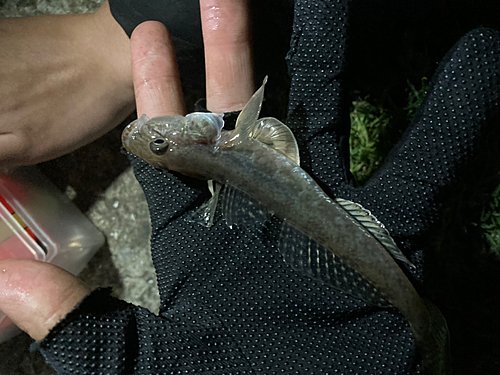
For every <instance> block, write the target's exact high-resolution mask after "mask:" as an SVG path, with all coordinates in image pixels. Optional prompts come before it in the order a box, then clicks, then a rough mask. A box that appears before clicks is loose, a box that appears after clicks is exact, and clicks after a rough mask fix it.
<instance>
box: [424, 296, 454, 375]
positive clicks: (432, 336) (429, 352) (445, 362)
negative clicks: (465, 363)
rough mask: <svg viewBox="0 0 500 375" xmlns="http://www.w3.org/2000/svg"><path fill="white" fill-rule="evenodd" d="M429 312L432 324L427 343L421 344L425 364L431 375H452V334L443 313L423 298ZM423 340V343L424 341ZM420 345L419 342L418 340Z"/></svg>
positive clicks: (426, 339) (426, 338)
mask: <svg viewBox="0 0 500 375" xmlns="http://www.w3.org/2000/svg"><path fill="white" fill-rule="evenodd" d="M422 301H423V303H424V305H425V307H426V308H427V311H428V312H429V318H430V324H429V328H428V332H427V333H428V334H427V335H425V336H426V337H425V339H424V340H425V342H421V343H419V344H420V345H419V346H420V351H421V353H422V357H423V359H424V362H425V364H426V366H427V368H428V370H429V372H430V374H431V375H450V374H451V373H452V371H451V357H450V333H449V331H448V325H447V324H446V319H445V318H444V316H443V314H442V313H441V311H440V310H439V309H438V308H437V306H436V305H434V304H433V303H432V302H431V301H429V300H427V299H425V298H422ZM424 340H422V341H424ZM417 343H418V340H417Z"/></svg>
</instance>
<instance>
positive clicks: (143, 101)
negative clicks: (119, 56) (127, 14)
mask: <svg viewBox="0 0 500 375" xmlns="http://www.w3.org/2000/svg"><path fill="white" fill-rule="evenodd" d="M130 43H131V53H132V74H133V79H134V90H135V97H136V105H137V115H138V116H139V117H140V116H141V115H142V114H146V115H147V116H148V117H150V118H151V117H156V116H167V115H184V114H185V113H186V110H185V104H184V98H183V95H182V87H181V82H180V77H179V70H178V68H177V60H176V57H175V51H174V47H173V44H172V38H171V36H170V33H169V32H168V30H167V29H166V27H165V26H164V25H163V24H161V23H159V22H156V21H147V22H144V23H142V24H140V25H139V26H137V27H136V29H135V30H134V32H133V33H132V36H131V38H130Z"/></svg>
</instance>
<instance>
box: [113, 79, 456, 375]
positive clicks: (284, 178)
mask: <svg viewBox="0 0 500 375" xmlns="http://www.w3.org/2000/svg"><path fill="white" fill-rule="evenodd" d="M262 96H263V87H261V89H260V90H259V91H257V93H256V94H255V95H254V96H253V97H252V99H251V100H250V102H249V103H248V104H247V106H246V107H245V109H244V110H243V111H242V113H241V114H240V116H239V118H238V121H237V124H236V129H235V131H233V132H231V133H229V132H228V133H223V132H222V120H221V117H220V116H218V115H216V114H191V115H188V116H187V118H184V117H182V116H170V117H163V118H162V117H159V118H155V119H151V120H149V119H147V118H142V120H141V119H139V120H137V121H136V122H135V123H132V124H131V125H129V127H127V128H126V129H125V131H124V133H123V138H122V140H123V144H124V146H125V148H126V149H127V150H129V151H130V152H132V153H134V154H136V155H138V156H139V157H141V158H143V159H144V160H146V161H147V162H149V163H151V164H152V165H153V166H155V167H157V168H163V169H168V170H171V171H176V172H179V173H182V174H185V175H188V176H194V177H197V178H201V179H206V180H213V181H216V182H218V183H220V184H223V185H228V186H232V187H234V188H236V189H238V190H240V191H242V192H244V193H246V194H247V195H248V196H250V197H251V198H252V199H254V200H255V201H257V202H258V203H259V204H260V205H261V206H262V207H264V208H265V209H266V210H268V211H270V212H272V214H273V215H274V216H275V217H277V218H279V219H281V220H282V221H283V222H285V223H286V224H287V225H288V226H290V227H293V228H294V229H295V230H297V232H299V233H302V234H303V235H305V236H307V237H308V238H310V239H311V241H312V242H313V243H314V244H316V247H314V248H313V247H311V245H310V243H311V241H309V242H308V244H309V245H307V246H305V248H298V247H293V246H291V245H288V248H287V254H290V253H294V252H295V253H297V254H295V255H296V256H295V255H294V256H295V258H297V257H298V258H300V260H298V261H296V262H295V261H294V260H293V259H294V257H291V258H290V257H288V258H289V259H292V258H293V259H292V260H290V261H289V262H290V263H293V264H291V265H292V267H293V268H295V269H297V270H298V271H304V273H305V274H307V275H308V276H311V277H313V278H315V279H318V280H320V281H322V282H323V283H325V284H327V285H330V286H332V287H336V288H337V289H341V290H343V291H345V292H347V293H350V294H352V295H354V296H355V297H358V298H361V299H363V300H365V301H367V302H368V303H373V304H377V305H382V306H384V305H387V304H389V305H392V306H393V307H395V308H397V309H398V310H399V311H400V312H401V313H402V314H403V315H404V316H405V318H406V319H407V320H408V322H409V324H410V327H411V329H412V331H413V334H414V337H415V340H416V342H417V344H418V346H419V349H420V350H421V352H422V355H423V357H424V360H425V361H426V363H427V366H428V367H429V369H430V370H431V373H432V374H433V375H435V374H446V373H448V372H446V371H447V370H446V366H447V365H446V358H445V356H446V354H445V353H444V346H445V345H446V344H445V343H444V342H445V341H446V340H447V328H446V324H445V322H444V318H442V316H441V315H440V313H439V310H437V308H435V307H433V306H432V305H430V304H429V302H427V301H425V300H424V299H422V298H421V297H420V295H419V294H418V293H417V291H416V290H415V288H414V287H413V285H412V283H411V282H410V281H409V279H408V278H407V276H406V275H405V274H404V272H403V271H402V269H401V268H400V266H399V265H398V264H397V263H396V261H395V260H394V258H393V255H391V253H390V252H389V251H388V249H387V248H386V246H384V243H383V241H382V242H381V241H380V240H379V239H377V237H376V236H374V235H373V231H372V230H370V229H367V226H366V225H364V224H363V222H360V221H359V220H357V219H356V218H355V215H353V214H352V211H350V210H351V209H346V208H345V207H346V206H345V205H343V204H342V202H345V201H343V200H336V199H332V198H330V197H329V196H328V195H327V194H325V192H324V191H323V190H322V189H321V188H320V187H319V185H318V184H317V183H316V182H315V181H314V180H313V179H312V178H311V177H310V176H309V175H308V174H307V173H306V172H305V171H304V170H303V169H302V168H300V166H299V164H298V163H299V158H298V150H297V146H296V143H295V140H294V138H293V135H291V137H290V134H291V132H290V131H289V129H288V128H286V126H285V125H284V124H281V123H280V122H279V121H278V120H276V119H272V118H267V119H258V118H257V117H258V114H259V112H260V105H261V102H262ZM189 116H191V117H189ZM193 123H196V124H197V125H193ZM201 123H204V124H203V125H200V124H201ZM283 127H285V128H286V129H284V128H283ZM187 128H191V129H196V131H195V132H194V133H196V134H195V136H194V138H193V137H192V136H191V135H190V131H187V130H186V129H187ZM202 133H203V134H202ZM158 140H160V141H158ZM163 142H165V143H167V144H168V146H165V147H164V148H163V149H161V150H158V147H157V146H158V145H156V143H159V144H161V145H163V144H164V143H163ZM349 203H351V202H349ZM349 207H351V208H352V207H354V210H357V208H356V207H359V209H360V210H363V209H362V208H361V207H360V206H357V205H354V206H353V205H352V204H351V205H350V206H349ZM358 213H359V212H358ZM365 214H366V215H370V214H369V212H367V211H361V215H365ZM373 219H374V220H375V221H376V219H375V218H373ZM378 224H380V223H378ZM378 224H376V225H378ZM382 230H384V229H383V226H382ZM387 236H388V233H387ZM283 240H284V241H286V240H287V239H286V238H284V239H283ZM285 259H286V260H287V256H285ZM337 259H340V260H341V264H346V265H347V266H348V268H349V269H350V270H351V271H347V272H348V273H349V274H343V275H342V277H341V278H343V279H345V280H347V278H349V280H354V282H353V283H357V285H350V284H349V282H347V283H346V282H343V283H342V280H340V281H339V280H338V279H335V277H334V276H332V275H333V274H334V273H335V274H336V273H337V270H332V268H335V267H336V266H337V265H338V264H340V263H338V261H337ZM341 267H342V268H344V267H343V266H341ZM346 276H347V277H346ZM360 279H362V280H363V281H364V282H365V283H366V285H369V287H366V288H365V287H364V286H363V285H364V284H363V282H361V283H359V282H358V281H359V280H360ZM360 284H361V285H360ZM360 289H361V292H360V291H359V290H360ZM443 353H444V354H443Z"/></svg>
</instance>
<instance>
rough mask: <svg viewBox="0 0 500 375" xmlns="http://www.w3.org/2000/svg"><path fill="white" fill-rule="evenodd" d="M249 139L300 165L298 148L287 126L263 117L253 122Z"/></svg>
mask: <svg viewBox="0 0 500 375" xmlns="http://www.w3.org/2000/svg"><path fill="white" fill-rule="evenodd" d="M250 135H251V137H253V138H255V139H256V140H258V141H259V142H261V143H264V144H265V145H267V146H269V147H271V148H273V149H274V150H276V151H277V152H279V153H280V154H282V155H285V156H286V157H288V158H289V159H292V160H293V161H294V162H295V163H296V164H297V165H300V157H299V146H298V145H297V141H296V140H295V136H294V135H293V133H292V131H291V130H290V128H289V127H288V126H286V125H285V124H283V123H282V122H281V121H280V120H278V119H276V118H274V117H264V118H261V119H259V120H257V121H256V122H255V124H254V125H253V127H252V130H251V132H250Z"/></svg>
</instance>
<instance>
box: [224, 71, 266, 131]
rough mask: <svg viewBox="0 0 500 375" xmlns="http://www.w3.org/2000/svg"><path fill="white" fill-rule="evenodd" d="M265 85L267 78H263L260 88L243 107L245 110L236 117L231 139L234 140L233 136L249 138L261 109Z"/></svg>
mask: <svg viewBox="0 0 500 375" xmlns="http://www.w3.org/2000/svg"><path fill="white" fill-rule="evenodd" d="M266 83H267V76H266V78H264V82H262V86H260V88H259V89H258V90H257V91H256V92H255V94H253V95H252V97H251V98H250V100H249V101H248V103H247V104H246V105H245V108H243V110H242V111H241V112H240V114H239V115H238V118H237V119H236V125H235V127H234V131H233V133H232V134H231V138H234V137H233V135H235V136H236V135H237V136H239V137H242V138H248V137H250V135H249V134H250V129H251V128H252V126H253V125H254V124H255V122H256V121H257V119H258V118H259V114H260V109H261V108H262V101H263V100H264V89H265V87H266Z"/></svg>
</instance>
